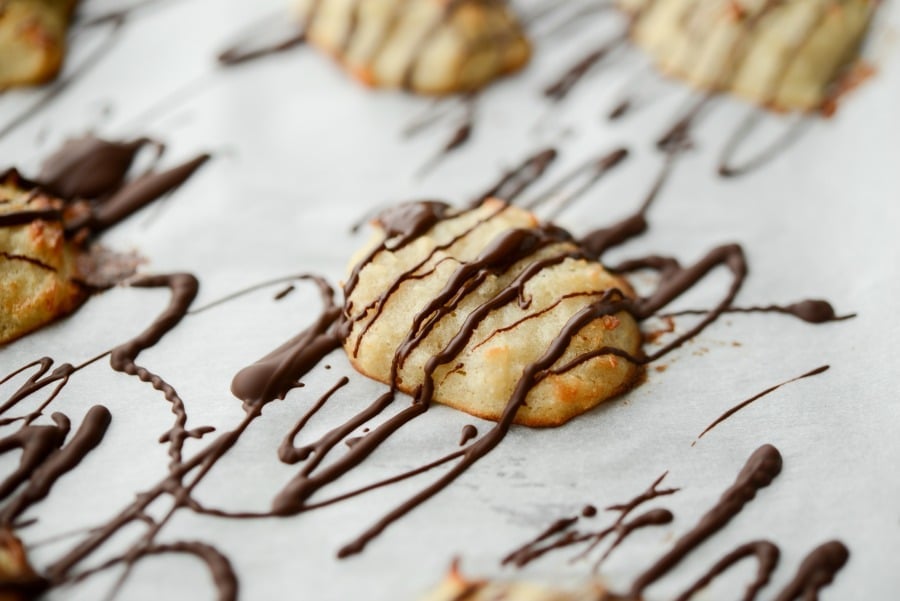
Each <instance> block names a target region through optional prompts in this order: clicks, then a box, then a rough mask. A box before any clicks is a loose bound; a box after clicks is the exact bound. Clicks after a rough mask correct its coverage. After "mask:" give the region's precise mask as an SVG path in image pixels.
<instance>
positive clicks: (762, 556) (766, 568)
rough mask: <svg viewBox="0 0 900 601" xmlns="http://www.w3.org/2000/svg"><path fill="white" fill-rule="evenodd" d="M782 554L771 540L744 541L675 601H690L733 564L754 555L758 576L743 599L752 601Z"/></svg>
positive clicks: (766, 582) (748, 587) (765, 582)
mask: <svg viewBox="0 0 900 601" xmlns="http://www.w3.org/2000/svg"><path fill="white" fill-rule="evenodd" d="M780 555H781V551H779V550H778V547H777V546H775V545H774V544H773V543H770V542H769V541H765V540H758V541H753V542H749V543H744V544H743V545H740V546H739V547H737V548H736V549H735V550H734V551H732V552H730V553H728V554H727V555H725V556H724V557H722V559H720V560H719V561H717V562H716V563H715V564H714V565H713V566H712V567H711V568H710V569H709V571H708V572H707V573H706V574H704V575H703V576H702V577H701V578H699V579H698V580H697V582H695V583H694V584H692V585H691V586H690V587H688V588H687V590H685V591H684V592H683V593H681V594H680V595H679V596H678V597H677V598H676V599H675V601H688V600H689V599H690V598H691V597H693V596H694V594H695V593H698V592H700V591H701V590H702V589H704V588H706V587H707V586H708V585H709V584H710V583H711V582H712V581H713V580H715V579H716V577H717V576H719V575H720V574H723V573H724V572H726V571H727V570H728V569H729V568H731V566H733V565H734V564H736V563H738V562H739V561H741V560H743V559H746V558H747V557H754V558H756V563H757V567H756V578H755V579H754V580H753V582H751V583H750V585H749V586H747V591H746V592H745V593H744V596H743V601H752V600H753V599H755V598H756V595H757V594H758V593H759V591H760V590H762V588H763V587H764V586H766V585H767V584H768V583H769V579H770V578H771V577H772V572H774V571H775V568H776V567H778V558H779V556H780Z"/></svg>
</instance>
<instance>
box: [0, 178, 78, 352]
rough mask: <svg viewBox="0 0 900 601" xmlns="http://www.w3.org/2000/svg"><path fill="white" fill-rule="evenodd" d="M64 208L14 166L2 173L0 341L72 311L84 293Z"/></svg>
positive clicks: (12, 338)
mask: <svg viewBox="0 0 900 601" xmlns="http://www.w3.org/2000/svg"><path fill="white" fill-rule="evenodd" d="M62 209H63V203H62V201H60V200H59V199H56V198H53V197H50V196H48V195H47V194H44V193H43V192H41V191H40V190H38V189H37V188H35V187H32V186H30V185H28V184H27V183H26V182H23V181H22V180H21V178H20V177H19V175H18V174H17V173H16V172H15V171H9V172H7V173H6V174H2V175H0V282H3V286H2V287H0V343H4V342H9V341H10V340H14V339H15V338H18V337H19V336H22V335H23V334H26V333H28V332H30V331H31V330H34V329H37V328H39V327H40V326H42V325H44V324H46V323H49V322H51V321H53V320H54V319H56V318H57V317H60V316H63V315H66V314H68V313H71V312H72V311H73V310H75V308H76V307H78V305H79V304H80V303H81V302H82V301H83V300H84V298H85V297H86V294H87V292H86V287H85V286H84V285H83V284H81V283H79V281H78V280H79V277H80V276H79V269H78V254H79V253H78V249H77V247H76V246H75V245H74V244H72V243H71V242H69V241H68V240H67V239H66V237H65V232H64V230H63V224H62Z"/></svg>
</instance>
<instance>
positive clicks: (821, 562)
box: [775, 540, 850, 601]
mask: <svg viewBox="0 0 900 601" xmlns="http://www.w3.org/2000/svg"><path fill="white" fill-rule="evenodd" d="M849 558H850V551H848V550H847V547H846V546H844V544H843V543H842V542H840V541H836V540H835V541H829V542H827V543H823V544H822V545H819V546H818V547H816V548H815V549H813V550H812V551H811V552H810V554H809V555H807V556H806V559H804V560H803V563H802V564H800V568H799V569H798V570H797V574H796V575H795V576H794V578H793V580H791V581H790V582H789V583H788V584H787V586H785V587H784V590H782V591H781V593H780V594H779V595H778V596H777V597H776V598H775V601H801V600H802V601H816V600H817V599H818V598H819V591H820V590H821V589H822V588H824V587H826V586H828V585H829V584H831V582H832V581H833V580H834V577H835V575H836V574H837V573H838V572H839V571H840V570H841V568H843V567H844V564H846V563H847V560H848V559H849Z"/></svg>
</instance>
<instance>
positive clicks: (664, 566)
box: [630, 445, 782, 598]
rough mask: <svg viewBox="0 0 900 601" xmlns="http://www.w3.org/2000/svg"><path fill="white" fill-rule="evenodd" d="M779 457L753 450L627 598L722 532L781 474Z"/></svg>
mask: <svg viewBox="0 0 900 601" xmlns="http://www.w3.org/2000/svg"><path fill="white" fill-rule="evenodd" d="M781 464H782V460H781V453H779V452H778V449H776V448H775V447H773V446H771V445H764V446H762V447H760V448H759V449H757V450H756V451H755V452H754V453H753V454H752V455H751V456H750V459H748V460H747V463H746V465H744V468H743V469H742V470H741V472H740V474H738V477H737V480H735V482H734V484H733V485H731V487H729V488H728V489H727V490H726V491H725V492H724V493H722V496H721V497H720V498H719V502H718V503H717V504H716V505H715V506H714V507H713V508H712V509H710V510H709V511H708V512H706V513H705V514H704V515H703V517H701V518H700V521H699V522H697V525H696V526H694V527H693V528H692V529H691V530H689V531H688V532H686V533H685V534H683V535H682V536H681V538H679V539H678V540H677V541H675V544H674V545H673V547H672V549H671V550H669V551H668V552H667V553H666V554H665V555H663V556H662V557H660V558H659V559H658V560H657V561H656V562H655V563H654V564H653V565H651V566H650V567H649V568H647V569H646V570H645V571H644V572H643V573H642V574H641V575H640V576H638V577H637V579H635V581H634V583H633V584H632V585H631V592H630V595H631V596H632V597H636V598H639V597H640V596H641V593H643V592H644V589H646V588H647V587H648V586H650V585H651V584H653V583H654V582H656V581H657V580H658V579H659V578H661V577H662V576H664V575H665V574H666V573H668V572H669V571H670V570H672V568H674V567H675V566H677V565H678V564H679V563H681V561H682V560H684V558H685V557H687V555H688V554H689V553H690V552H691V551H693V550H694V549H695V548H696V547H697V546H698V545H700V543H702V542H703V541H705V540H706V539H707V538H709V537H710V536H712V535H713V534H714V533H716V532H717V531H719V530H720V529H721V528H723V527H724V526H725V525H726V524H728V522H730V521H731V519H732V518H734V516H736V515H737V514H738V513H740V511H741V510H742V509H743V508H744V505H746V504H747V503H749V502H750V501H752V500H753V499H754V497H756V493H757V492H759V490H760V489H762V488H765V487H767V486H768V485H769V484H771V482H772V480H774V479H775V477H776V476H777V475H778V474H779V473H780V472H781Z"/></svg>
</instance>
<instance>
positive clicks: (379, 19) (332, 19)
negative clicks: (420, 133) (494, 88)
mask: <svg viewBox="0 0 900 601" xmlns="http://www.w3.org/2000/svg"><path fill="white" fill-rule="evenodd" d="M298 6H299V10H300V14H301V16H302V19H303V21H304V23H305V24H306V32H307V38H308V39H309V41H310V42H311V43H313V44H314V45H316V46H318V47H319V48H321V49H322V50H324V51H325V52H327V53H328V54H330V55H332V56H334V57H335V58H337V59H338V60H339V61H340V62H341V63H342V64H343V65H344V67H345V68H346V69H347V70H348V71H349V72H350V73H351V74H353V76H354V77H356V78H357V79H359V80H360V81H362V82H364V83H365V84H367V85H370V86H375V87H385V88H405V89H408V90H410V91H414V92H418V93H422V94H450V93H454V92H465V91H472V90H476V89H478V88H481V87H483V86H484V85H486V84H488V83H489V82H490V81H492V80H493V79H495V78H497V77H499V76H501V75H504V74H507V73H511V72H513V71H517V70H518V69H520V68H522V67H523V66H524V65H525V63H527V62H528V59H529V57H530V54H531V50H530V45H529V43H528V41H527V39H526V38H525V35H524V33H523V32H522V29H521V26H520V25H519V22H518V20H517V19H516V16H515V15H514V14H513V12H512V10H511V9H510V8H509V6H508V5H507V3H506V2H504V1H502V0H299V2H298Z"/></svg>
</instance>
